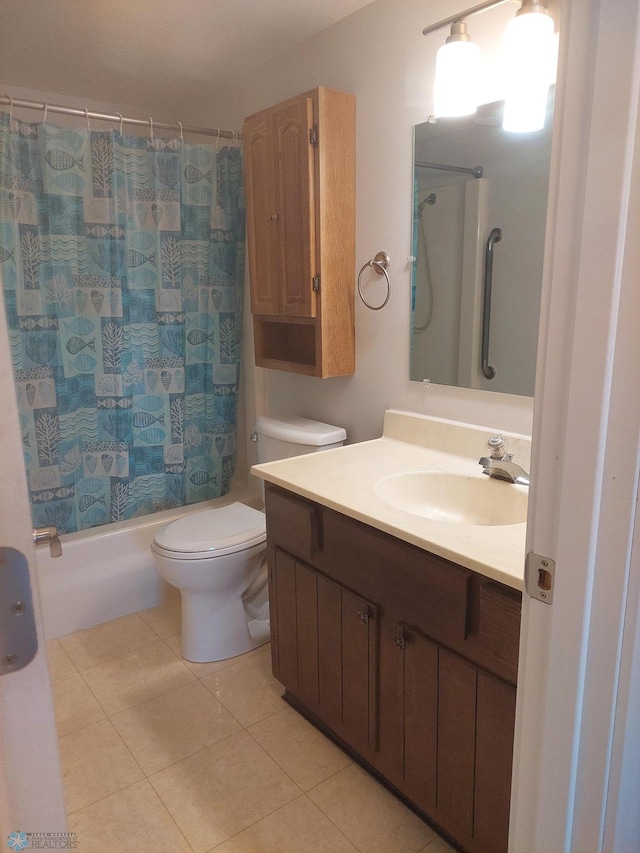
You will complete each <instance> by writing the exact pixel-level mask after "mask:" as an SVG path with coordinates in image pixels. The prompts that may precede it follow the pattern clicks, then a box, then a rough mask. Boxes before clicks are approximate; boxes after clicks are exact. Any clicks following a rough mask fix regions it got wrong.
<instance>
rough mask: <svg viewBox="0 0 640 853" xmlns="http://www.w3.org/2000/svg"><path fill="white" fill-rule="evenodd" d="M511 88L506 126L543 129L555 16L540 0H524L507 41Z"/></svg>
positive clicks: (507, 73) (507, 74) (508, 28)
mask: <svg viewBox="0 0 640 853" xmlns="http://www.w3.org/2000/svg"><path fill="white" fill-rule="evenodd" d="M502 49H503V56H504V72H505V80H506V85H507V91H506V96H505V101H504V115H503V118H502V126H503V128H504V129H505V130H509V131H514V132H516V133H529V132H531V131H535V130H542V128H543V127H544V120H545V115H546V110H547V96H548V94H549V83H550V82H551V81H550V75H549V68H550V62H551V57H552V55H553V19H552V18H551V16H550V15H548V14H547V10H546V8H545V6H544V5H543V3H542V2H540V0H522V5H521V7H520V9H519V10H518V11H517V12H516V16H515V18H514V19H513V20H512V21H509V23H508V24H507V26H506V28H505V31H504V41H503V46H502Z"/></svg>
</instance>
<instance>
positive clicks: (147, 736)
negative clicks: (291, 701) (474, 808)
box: [48, 599, 452, 853]
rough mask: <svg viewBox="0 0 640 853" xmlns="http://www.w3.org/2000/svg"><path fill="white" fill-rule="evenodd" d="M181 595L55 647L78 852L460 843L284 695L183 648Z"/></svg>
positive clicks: (315, 850)
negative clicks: (196, 659) (185, 654)
mask: <svg viewBox="0 0 640 853" xmlns="http://www.w3.org/2000/svg"><path fill="white" fill-rule="evenodd" d="M179 632H180V612H179V600H177V599H172V600H171V601H170V602H168V603H167V604H163V605H161V606H160V607H154V608H152V609H150V610H143V611H141V612H139V613H136V614H132V615H130V616H123V617H122V618H121V619H115V620H114V621H112V622H106V623H104V624H103V625H98V626H97V627H96V628H91V629H89V630H86V631H78V632H77V633H75V634H69V635H67V636H66V637H60V638H59V639H58V640H51V641H50V642H49V644H48V651H49V659H50V671H51V678H52V685H53V692H54V701H55V708H56V721H57V725H58V735H59V745H60V756H61V762H62V772H63V784H64V790H65V799H66V804H67V811H68V813H69V830H70V831H72V832H76V833H78V842H79V847H78V850H79V853H115V851H118V853H121V851H122V850H130V851H132V853H146V851H153V853H208V851H213V850H215V851H216V853H356V851H360V853H452V851H451V847H449V846H448V845H447V844H446V843H445V842H444V841H443V840H442V839H440V838H439V837H438V836H436V835H435V834H434V832H433V831H432V830H431V829H429V827H428V826H426V825H425V824H424V823H423V822H422V821H421V820H419V819H418V818H417V817H416V816H415V815H414V814H413V813H412V812H411V811H409V810H408V809H407V808H405V806H404V805H402V804H401V803H400V802H399V801H398V800H396V799H395V798H394V797H393V796H391V794H389V792H388V791H386V790H385V789H384V788H383V787H382V786H381V785H379V784H378V783H377V782H376V781H375V780H374V779H372V778H371V777H370V776H369V775H368V774H367V773H365V772H364V771H363V770H361V769H360V768H359V767H358V766H357V765H356V764H354V763H353V762H352V761H351V760H350V759H349V758H348V757H347V756H346V755H345V754H344V753H343V752H342V751H341V750H340V749H338V748H337V747H336V746H335V745H334V744H332V743H331V742H330V741H329V740H327V739H326V738H325V737H324V736H323V735H321V734H320V733H319V732H318V731H317V730H316V729H315V728H313V727H312V726H311V725H310V724H309V723H307V722H306V720H304V719H303V718H302V717H301V716H300V715H299V714H298V713H297V712H296V711H294V710H293V709H292V708H290V707H289V706H288V705H287V704H286V703H285V702H284V701H283V699H282V698H281V696H282V692H283V688H282V686H281V685H280V684H279V683H278V682H277V681H276V680H275V679H274V678H273V677H272V675H271V671H270V658H269V649H268V647H266V646H264V647H262V648H261V649H257V650H256V651H254V652H250V653H249V654H246V655H242V656H241V657H238V658H233V659H232V660H228V661H221V662H219V663H210V664H193V663H190V662H189V661H185V660H183V659H182V658H181V657H180V633H179Z"/></svg>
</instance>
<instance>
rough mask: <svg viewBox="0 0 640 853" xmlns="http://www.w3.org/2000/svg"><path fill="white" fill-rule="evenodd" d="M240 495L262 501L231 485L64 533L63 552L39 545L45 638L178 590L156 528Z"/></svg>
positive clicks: (140, 607)
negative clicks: (162, 563) (207, 496)
mask: <svg viewBox="0 0 640 853" xmlns="http://www.w3.org/2000/svg"><path fill="white" fill-rule="evenodd" d="M233 501H239V502H241V503H246V504H249V505H251V506H259V505H260V499H259V498H258V499H256V497H255V492H249V490H248V489H246V488H243V487H241V486H240V487H237V486H233V485H232V487H231V491H230V492H229V494H228V495H225V496H224V497H223V498H216V499H215V500H211V501H203V502H202V503H198V504H193V505H191V506H186V507H180V508H179V509H173V510H166V511H164V512H158V513H155V514H154V515H148V516H144V517H143V518H137V519H134V520H132V521H118V522H116V523H115V524H109V525H106V526H105V527H97V528H95V529H92V530H82V531H80V532H78V533H68V534H66V535H64V536H61V537H60V541H61V543H62V556H61V557H56V558H52V557H51V555H50V554H49V550H48V548H46V547H40V548H38V549H37V551H36V566H37V572H38V586H39V589H40V602H41V607H42V617H43V621H44V632H45V637H46V639H47V640H52V639H54V638H55V637H60V636H62V635H63V634H70V633H71V632H73V631H78V630H80V629H81V628H91V627H93V626H94V625H98V624H99V623H100V622H107V621H109V620H111V619H116V618H117V617H118V616H125V615H126V614H127V613H135V612H136V611H137V610H144V609H145V608H147V607H154V606H155V605H157V604H161V603H162V602H163V601H164V600H166V598H167V597H168V596H169V594H170V593H172V592H173V594H175V590H172V589H171V587H170V586H169V585H168V584H167V583H166V582H165V581H164V580H163V579H162V578H161V577H160V575H159V574H158V573H157V572H156V570H155V568H154V565H153V559H152V556H151V542H152V540H153V537H154V536H155V534H156V532H157V531H158V530H159V529H160V528H161V527H163V526H164V525H166V524H168V523H169V522H170V521H173V520H174V519H176V518H180V517H181V516H183V515H186V514H187V513H190V512H199V511H201V510H203V509H209V508H212V507H216V506H224V505H225V504H229V503H232V502H233Z"/></svg>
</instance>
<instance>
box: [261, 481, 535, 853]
mask: <svg viewBox="0 0 640 853" xmlns="http://www.w3.org/2000/svg"><path fill="white" fill-rule="evenodd" d="M266 509H267V543H268V556H269V594H270V601H271V639H272V646H271V648H272V661H273V671H274V675H275V676H276V678H278V679H279V680H280V681H281V682H282V683H283V684H284V686H285V688H286V691H287V692H286V698H287V699H288V700H289V701H290V702H291V704H293V705H294V706H295V707H296V708H298V710H300V711H301V712H302V713H303V714H305V715H306V716H307V717H309V718H310V719H311V720H312V721H313V722H314V723H315V724H316V725H318V726H319V727H320V728H322V729H324V730H325V731H326V732H327V733H328V734H330V735H331V736H333V737H334V738H335V739H337V740H338V741H339V742H341V743H342V744H343V745H344V746H345V747H347V748H348V749H349V750H351V751H353V752H355V753H357V756H358V757H359V758H360V760H361V761H362V762H363V763H364V764H365V765H366V766H368V767H369V768H370V769H371V770H373V771H374V772H375V773H376V774H377V775H379V776H381V777H382V778H383V779H384V780H385V781H386V782H387V783H388V784H390V785H391V786H392V787H393V788H394V789H396V791H397V792H398V793H399V794H400V795H401V796H403V797H404V798H406V799H407V800H408V801H409V802H410V803H411V804H412V805H413V806H414V807H415V808H417V809H418V810H419V811H420V812H421V813H422V814H423V815H424V816H425V817H427V818H428V819H429V821H430V822H432V823H433V824H434V825H435V826H436V827H437V828H438V829H439V830H440V831H441V832H443V833H444V834H445V835H448V836H449V838H450V839H451V840H453V841H454V842H455V843H456V845H457V846H458V847H459V848H460V849H461V850H465V851H469V853H502V851H506V850H507V836H508V825H509V800H510V787H511V762H512V753H513V728H514V718H515V696H516V677H517V661H518V640H519V627H520V603H521V602H520V593H519V592H517V591H515V590H513V589H510V588H508V587H505V586H503V585H502V584H499V583H496V582H494V581H491V580H488V579H487V578H485V577H483V576H481V575H478V574H476V573H474V572H471V571H469V570H467V569H464V568H462V567H460V566H458V565H456V564H454V563H451V562H449V561H447V560H444V559H442V558H440V557H436V556H434V555H433V554H430V553H428V552H425V551H423V550H422V549H420V548H416V547H414V546H412V545H409V544H408V543H406V542H402V541H401V540H399V539H396V538H395V537H393V536H389V535H387V534H385V533H382V532H380V531H378V530H375V529H374V528H371V527H369V526H367V525H365V524H361V523H360V522H357V521H354V520H353V519H350V518H347V517H346V516H344V515H342V514H340V513H337V512H334V511H332V510H329V509H327V508H325V507H322V506H320V505H318V504H315V503H313V502H311V501H307V500H305V499H304V498H300V497H298V496H297V495H294V494H292V493H290V492H287V491H285V490H284V489H280V488H277V487H275V486H271V485H268V486H267V493H266Z"/></svg>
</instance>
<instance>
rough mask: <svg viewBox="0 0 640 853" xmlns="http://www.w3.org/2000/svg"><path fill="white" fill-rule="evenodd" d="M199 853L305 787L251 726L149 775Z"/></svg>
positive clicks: (256, 819)
mask: <svg viewBox="0 0 640 853" xmlns="http://www.w3.org/2000/svg"><path fill="white" fill-rule="evenodd" d="M150 782H151V784H152V785H153V786H154V788H155V789H156V791H157V792H158V794H159V795H160V798H161V800H162V801H163V803H164V804H165V806H166V807H167V808H168V810H169V812H170V814H171V815H172V817H173V819H174V820H175V821H176V823H177V824H178V826H179V827H180V829H181V830H182V832H183V833H184V835H185V836H186V838H187V840H188V841H189V843H190V844H191V846H192V847H193V849H194V850H195V851H196V853H205V851H208V850H210V849H211V848H212V847H213V846H214V845H216V844H220V843H221V842H222V841H226V840H227V839H228V838H230V837H231V836H233V835H236V834H237V833H238V832H242V830H243V829H246V828H247V827H248V826H251V824H253V823H255V822H256V821H258V820H260V819H261V818H263V817H266V816H267V815H268V814H271V812H273V811H275V810H276V809H278V808H280V807H281V806H283V805H285V804H286V803H288V802H291V800H293V799H295V798H296V797H298V796H299V794H300V789H299V788H298V787H297V785H294V783H293V782H292V781H291V779H289V777H288V776H287V775H286V774H285V773H283V772H282V770H281V769H280V768H279V767H278V765H277V764H276V763H275V762H274V761H273V760H272V759H271V758H269V756H268V755H267V754H266V752H265V751H264V750H263V749H262V747H260V746H259V745H258V744H257V743H256V742H255V740H254V739H253V738H252V737H251V736H250V735H249V734H247V733H246V732H240V733H239V734H237V735H232V736H231V737H229V738H227V739H226V740H223V741H221V742H220V743H217V744H215V746H211V747H209V748H208V749H205V750H203V751H202V752H198V753H197V754H196V755H193V756H191V758H186V759H185V760H184V761H181V762H179V763H178V764H174V765H173V766H172V767H168V768H167V769H166V770H161V771H160V773H156V774H155V775H154V776H151V777H150Z"/></svg>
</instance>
